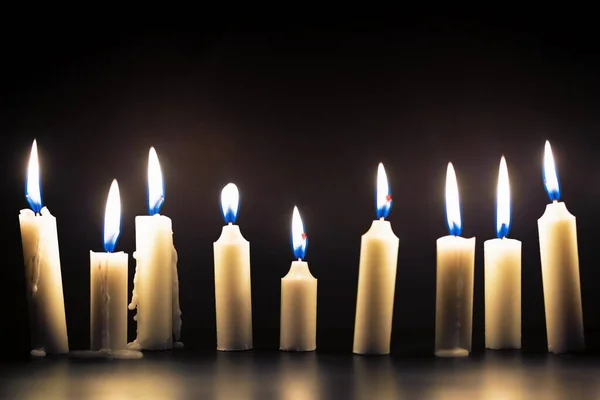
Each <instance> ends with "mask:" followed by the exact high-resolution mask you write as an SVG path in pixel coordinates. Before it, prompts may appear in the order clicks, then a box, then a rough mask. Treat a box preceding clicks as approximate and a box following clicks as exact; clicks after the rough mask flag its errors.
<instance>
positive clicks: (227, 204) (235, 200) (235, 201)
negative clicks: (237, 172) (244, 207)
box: [221, 183, 240, 224]
mask: <svg viewBox="0 0 600 400" xmlns="http://www.w3.org/2000/svg"><path fill="white" fill-rule="evenodd" d="M239 209H240V192H239V191H238V188H237V186H236V185H235V183H228V184H227V185H225V187H224V188H223V190H221V211H223V218H224V219H225V223H226V224H235V220H236V219H237V215H238V211H239Z"/></svg>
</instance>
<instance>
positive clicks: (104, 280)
mask: <svg viewBox="0 0 600 400" xmlns="http://www.w3.org/2000/svg"><path fill="white" fill-rule="evenodd" d="M98 269H100V280H101V281H100V291H101V292H102V295H103V296H104V309H103V310H102V311H103V313H102V350H110V332H109V330H108V319H109V309H108V305H109V303H110V295H109V294H108V258H106V262H105V263H104V271H102V262H100V263H98ZM102 350H101V351H102Z"/></svg>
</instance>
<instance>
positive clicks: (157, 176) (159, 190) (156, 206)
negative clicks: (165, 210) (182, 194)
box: [148, 147, 165, 215]
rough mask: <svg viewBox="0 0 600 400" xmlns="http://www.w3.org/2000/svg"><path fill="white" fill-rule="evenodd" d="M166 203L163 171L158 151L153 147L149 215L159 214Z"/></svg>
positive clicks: (150, 157) (149, 182)
mask: <svg viewBox="0 0 600 400" xmlns="http://www.w3.org/2000/svg"><path fill="white" fill-rule="evenodd" d="M164 201H165V187H164V183H163V177H162V171H161V170H160V163H159V162H158V155H157V154H156V150H154V147H151V148H150V153H149V155H148V213H149V214H150V215H154V214H158V212H159V211H160V207H161V206H162V205H163V203H164Z"/></svg>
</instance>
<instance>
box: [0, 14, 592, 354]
mask: <svg viewBox="0 0 600 400" xmlns="http://www.w3.org/2000/svg"><path fill="white" fill-rule="evenodd" d="M565 18H566V17H563V19H560V20H556V19H546V18H544V17H541V16H540V17H538V18H533V17H531V16H529V17H522V18H516V17H515V18H511V19H500V18H493V17H491V16H486V17H480V18H468V17H466V16H463V17H461V18H459V17H454V16H453V17H442V16H438V17H418V18H413V17H408V16H403V17H400V16H399V17H398V18H397V19H395V20H394V21H393V22H391V23H388V24H385V26H383V25H379V23H378V22H377V23H376V22H373V21H371V22H368V21H363V22H361V23H356V24H348V25H344V26H342V25H338V24H335V25H328V24H324V25H322V26H310V27H309V26H307V25H301V24H281V25H280V26H269V29H267V28H265V27H263V28H262V29H261V30H259V29H257V27H254V26H250V24H238V23H234V22H229V23H222V24H219V23H218V22H216V21H213V24H211V25H206V22H207V19H208V18H206V17H205V18H204V19H203V23H198V27H199V28H203V29H205V31H204V32H200V33H199V32H178V33H173V32H171V33H164V32H162V33H160V32H147V31H130V32H117V31H115V30H113V29H108V28H104V29H98V30H92V29H83V28H82V27H79V28H78V29H77V30H68V29H64V30H61V29H58V28H57V27H49V28H48V29H46V30H44V31H43V32H40V33H36V34H31V35H26V34H24V33H16V32H14V31H11V32H9V31H6V32H5V33H6V34H5V35H3V36H2V43H1V44H2V48H3V65H2V68H3V71H4V72H3V74H2V76H1V78H0V93H1V96H2V97H1V99H2V103H1V107H0V118H1V120H0V122H1V125H0V129H1V131H2V135H3V139H2V156H1V157H0V160H1V163H2V165H1V168H2V176H3V178H2V182H1V184H2V188H3V189H2V193H3V196H2V205H1V206H2V213H1V214H2V221H3V222H2V232H3V233H2V238H3V239H2V249H3V251H2V257H3V270H2V279H1V281H0V282H1V286H2V290H1V292H2V294H1V296H2V298H3V304H4V305H5V306H4V307H3V310H4V314H3V316H2V320H3V325H4V324H6V325H5V328H4V330H5V331H6V333H7V334H8V335H9V338H10V339H11V340H12V343H14V344H15V345H14V346H13V347H12V349H13V350H14V351H15V353H16V354H23V355H26V354H27V352H28V350H29V337H28V327H27V311H26V297H25V282H24V273H23V260H22V253H21V241H20V234H19V224H18V213H19V210H20V209H21V208H25V207H27V203H26V201H25V197H24V187H25V178H26V166H27V161H28V158H29V152H30V148H31V142H32V141H33V139H34V138H36V139H37V141H38V149H39V154H40V163H41V167H40V168H41V182H42V188H43V200H44V204H45V205H46V206H48V208H49V209H50V211H51V212H52V213H53V214H54V215H55V216H56V218H57V222H58V234H59V242H60V251H61V264H62V275H63V286H64V296H65V306H66V314H67V324H68V333H69V343H70V346H71V348H72V349H84V348H87V347H88V346H89V250H94V251H102V223H103V217H104V215H103V214H104V207H105V201H106V196H107V193H108V189H109V186H110V182H111V180H112V179H113V178H116V179H117V180H118V181H119V185H120V189H121V200H122V211H123V219H122V235H121V238H120V240H119V242H118V243H117V250H120V251H125V252H127V253H129V254H130V256H131V254H132V253H133V251H134V249H135V235H134V234H135V232H134V218H135V216H136V215H145V214H147V206H146V190H147V189H146V169H147V156H148V149H149V148H150V146H155V148H156V150H157V152H158V156H159V159H160V162H161V166H162V171H163V176H164V179H165V186H166V200H165V204H164V205H163V207H162V210H161V213H162V214H164V215H167V216H169V217H170V218H171V219H172V220H173V229H174V241H175V246H176V248H177V250H178V252H179V279H180V289H181V308H182V311H183V333H182V340H183V341H184V342H185V344H186V346H187V347H188V348H191V349H197V348H206V349H210V348H214V347H215V342H216V334H215V311H214V284H213V278H214V274H213V250H212V243H213V242H214V241H215V240H216V239H217V238H218V237H219V234H220V231H221V227H222V225H223V220H222V217H221V211H220V205H219V197H220V190H221V188H222V187H223V186H224V185H225V184H227V183H228V182H235V183H236V184H237V185H238V187H239V189H240V193H241V206H240V213H239V216H238V221H237V222H238V224H239V225H240V227H241V230H242V233H243V234H244V236H245V237H246V238H247V239H248V240H249V241H250V243H251V263H252V289H253V291H252V294H253V295H252V301H253V317H254V318H253V323H254V337H255V347H257V348H263V349H277V348H278V344H279V343H278V342H279V302H280V298H279V296H280V278H281V277H283V276H284V275H285V274H286V273H287V271H288V269H289V266H290V262H291V261H292V259H293V255H292V250H291V248H290V242H289V235H290V228H291V226H290V225H291V215H292V209H293V206H294V205H297V206H298V207H299V209H300V212H301V215H302V217H303V220H304V223H305V226H306V230H307V233H308V236H309V239H310V243H309V246H308V250H307V256H306V260H307V261H308V262H309V265H310V268H311V271H312V273H313V274H314V275H315V277H317V278H318V279H319V300H318V346H319V348H320V350H322V351H343V352H350V351H351V348H352V336H353V329H354V310H355V302H356V289H357V277H358V259H359V249H360V238H361V235H362V234H363V233H365V232H366V231H367V230H368V228H369V226H370V224H371V221H372V220H373V219H374V217H375V204H374V191H375V183H376V171H377V164H378V163H379V162H380V161H381V162H383V163H384V164H385V167H386V170H387V174H388V178H389V183H390V187H391V190H392V194H393V198H394V204H393V208H392V210H391V213H390V216H389V220H390V221H391V223H392V227H393V229H394V232H395V233H396V235H397V236H398V237H399V238H400V250H399V259H398V273H397V284H396V301H395V309H394V331H393V337H392V351H393V352H394V351H402V350H403V349H404V350H406V349H407V348H410V347H411V345H410V340H411V339H410V338H420V340H421V341H423V342H424V343H425V349H426V351H427V352H428V353H429V352H430V351H431V352H432V351H433V337H434V323H435V240H436V239H437V238H438V237H440V236H444V235H446V234H447V229H446V223H445V209H444V183H445V172H446V165H447V163H448V161H452V162H453V163H454V166H455V169H456V172H457V176H458V184H459V190H460V195H461V203H462V216H463V236H465V237H472V236H476V237H477V245H476V272H475V306H474V328H473V340H474V346H475V349H476V350H477V349H482V348H483V343H484V339H483V333H484V323H483V321H484V303H483V297H484V296H483V242H484V241H485V240H487V239H491V238H493V237H495V219H494V218H495V187H496V178H497V173H498V163H499V160H500V156H501V155H502V154H504V155H505V156H506V158H507V162H508V168H509V174H510V179H511V181H510V183H511V190H512V196H513V197H512V200H513V214H512V216H513V224H512V229H511V232H510V234H509V236H510V237H512V238H516V239H519V240H522V242H523V340H524V348H525V350H528V349H529V350H542V351H543V350H544V349H545V346H546V344H545V335H544V334H545V320H544V307H543V295H542V281H541V270H540V257H539V247H538V233H537V219H538V218H539V217H540V216H541V215H542V213H543V212H544V208H545V205H546V204H547V203H548V198H547V196H546V193H545V190H544V187H543V184H542V175H541V174H542V155H543V146H544V141H545V140H546V139H548V140H550V141H551V143H552V145H553V150H554V155H555V159H556V163H557V167H558V172H559V178H560V180H561V185H562V199H563V200H564V201H565V202H566V204H567V207H568V208H569V210H570V211H571V212H572V213H573V214H574V215H575V216H577V228H578V236H579V252H580V274H581V281H582V292H583V294H582V296H583V307H584V320H585V328H586V333H587V335H588V338H593V337H594V331H595V330H597V329H598V328H600V326H599V320H598V317H597V315H598V312H599V311H600V310H599V309H598V304H600V275H599V273H598V268H597V264H596V260H595V257H596V256H597V247H596V242H595V233H596V229H597V226H598V224H599V223H600V214H599V213H598V211H597V209H596V208H597V204H598V202H599V200H600V185H599V184H598V183H599V182H598V171H600V160H599V159H598V158H597V157H596V154H597V151H598V150H597V148H596V146H595V145H594V137H595V135H596V134H597V132H598V131H599V130H600V119H599V118H598V110H600V98H599V96H598V93H599V89H600V87H599V81H598V67H599V62H598V61H599V60H598V59H597V46H596V45H595V43H594V42H593V38H594V36H593V33H594V31H593V26H592V24H590V23H588V22H586V21H584V20H582V19H581V17H580V16H579V17H577V18H576V19H570V20H568V21H567V20H566V19H565ZM375 30H377V31H376V32H375ZM134 268H135V263H134V260H133V259H132V258H131V257H130V264H129V275H130V281H129V282H130V288H129V290H130V289H131V284H132V280H133V273H134ZM130 317H132V314H130ZM134 332H135V326H134V324H133V321H132V320H131V321H130V329H129V334H130V338H129V339H130V340H132V339H133V338H134ZM429 354H430V353H429Z"/></svg>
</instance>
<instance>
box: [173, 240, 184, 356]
mask: <svg viewBox="0 0 600 400" xmlns="http://www.w3.org/2000/svg"><path fill="white" fill-rule="evenodd" d="M171 264H172V269H173V336H174V338H175V342H176V344H177V343H181V342H179V338H180V337H181V325H182V321H181V309H180V308H179V278H178V277H177V250H175V246H173V253H172V263H171ZM181 347H183V343H181ZM176 348H177V345H176Z"/></svg>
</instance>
